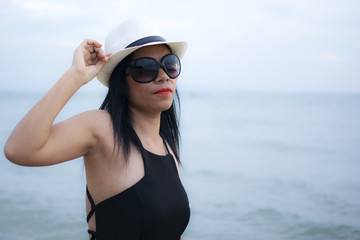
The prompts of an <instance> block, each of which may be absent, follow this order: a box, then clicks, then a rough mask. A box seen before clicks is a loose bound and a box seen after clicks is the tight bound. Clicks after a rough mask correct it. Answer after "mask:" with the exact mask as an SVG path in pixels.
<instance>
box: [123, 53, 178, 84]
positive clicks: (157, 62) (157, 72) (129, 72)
mask: <svg viewBox="0 0 360 240" xmlns="http://www.w3.org/2000/svg"><path fill="white" fill-rule="evenodd" d="M171 55H173V56H175V57H176V58H177V60H178V61H179V74H178V75H177V76H176V77H172V76H170V75H169V73H168V71H167V69H166V67H165V65H164V59H165V58H166V57H168V56H171ZM142 59H151V60H153V61H154V62H155V63H156V66H157V69H156V74H154V77H153V78H152V79H151V80H148V81H145V82H143V81H138V80H136V78H135V77H134V74H133V72H132V65H133V64H135V63H136V62H137V61H139V60H142ZM160 67H162V69H164V71H165V73H166V75H168V77H169V78H171V79H175V78H177V77H178V76H179V75H180V73H181V61H180V59H179V57H178V56H176V55H175V54H173V53H169V54H166V55H165V56H164V57H163V58H162V59H161V62H159V61H158V60H156V59H155V58H152V57H141V58H137V59H134V60H133V61H131V62H130V64H129V65H128V67H127V68H126V70H125V74H126V75H127V74H130V75H131V77H132V79H134V81H135V82H137V83H149V82H152V81H154V80H155V79H156V78H157V76H158V75H159V70H160Z"/></svg>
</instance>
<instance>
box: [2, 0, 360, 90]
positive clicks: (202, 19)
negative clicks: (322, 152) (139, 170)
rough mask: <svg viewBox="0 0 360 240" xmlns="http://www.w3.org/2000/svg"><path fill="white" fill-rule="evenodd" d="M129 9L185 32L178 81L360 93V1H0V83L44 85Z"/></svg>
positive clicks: (176, 33)
mask: <svg viewBox="0 0 360 240" xmlns="http://www.w3.org/2000/svg"><path fill="white" fill-rule="evenodd" d="M136 15H145V16H147V17H149V18H150V19H151V20H152V21H153V22H154V23H155V25H157V26H158V28H159V29H160V31H161V32H162V33H163V34H164V35H165V37H166V38H167V39H168V40H186V41H188V43H189V48H188V51H187V53H186V55H185V57H184V59H183V72H182V75H181V76H180V79H179V82H178V83H179V85H180V87H182V88H184V89H192V90H208V89H215V90H216V89H231V90H233V89H239V90H243V91H248V90H249V91H258V90H259V91H357V92H360V1H359V0H302V1H299V0H297V1H292V0H269V1H266V0H252V1H249V0H246V1H245V0H222V1H205V0H203V1H194V0H181V1H165V0H156V1H147V0H136V1H134V0H124V1H121V0H109V1H89V0H86V1H85V0H71V1H70V0H69V1H66V0H48V1H45V0H0V20H1V21H0V34H1V38H0V44H1V48H2V50H1V54H2V57H1V58H0V66H1V72H2V75H1V77H0V89H1V90H7V89H22V90H27V89H29V90H33V89H35V90H36V89H39V90H45V89H47V88H49V87H51V86H52V85H53V84H54V83H55V82H56V80H57V79H58V78H59V77H60V76H61V75H62V73H63V72H64V71H66V69H68V68H69V67H70V65H71V61H72V55H73V51H74V49H75V48H76V47H77V45H78V44H79V43H80V42H81V41H82V40H83V39H85V38H91V39H96V40H98V41H100V42H104V39H105V37H106V35H107V33H108V32H109V31H110V30H111V29H113V28H114V27H115V26H116V25H117V24H119V23H121V22H122V21H124V20H127V19H129V18H130V17H132V16H136ZM85 89H91V90H94V89H103V87H102V85H101V84H100V83H98V82H97V80H96V79H95V80H94V81H92V82H91V83H90V84H89V86H87V87H86V88H85Z"/></svg>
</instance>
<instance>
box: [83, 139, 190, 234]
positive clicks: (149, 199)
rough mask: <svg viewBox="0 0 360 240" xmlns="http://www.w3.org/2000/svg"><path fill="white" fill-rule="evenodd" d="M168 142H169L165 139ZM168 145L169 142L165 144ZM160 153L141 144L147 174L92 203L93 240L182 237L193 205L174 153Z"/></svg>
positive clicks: (90, 200)
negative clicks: (126, 186) (106, 197)
mask: <svg viewBox="0 0 360 240" xmlns="http://www.w3.org/2000/svg"><path fill="white" fill-rule="evenodd" d="M164 144H165V142H164ZM165 146H166V144H165ZM166 149H167V151H168V153H167V155H165V156H160V155H156V154H154V153H151V152H149V151H147V150H146V149H144V148H143V147H142V146H141V154H142V158H143V161H144V168H145V175H144V177H143V178H142V179H141V180H140V181H138V182H137V183H136V184H135V185H133V186H131V187H130V188H128V189H126V190H124V191H123V192H121V193H119V194H117V195H115V196H113V197H110V198H108V199H105V200H104V201H102V202H100V203H98V204H95V203H94V201H93V199H92V197H91V195H90V192H89V190H88V188H86V193H87V196H88V199H89V202H90V204H91V211H90V212H89V215H88V216H87V221H89V219H90V218H91V217H92V215H93V213H94V212H96V215H95V218H96V219H95V221H96V232H95V231H91V230H89V231H88V232H89V234H91V240H95V239H96V240H120V239H124V240H152V239H154V240H179V239H180V236H181V235H182V233H183V232H184V230H185V228H186V226H187V224H188V222H189V218H190V207H189V202H188V198H187V194H186V192H185V189H184V187H183V185H182V183H181V181H180V178H179V175H178V171H177V168H176V165H175V162H174V158H173V156H172V155H171V154H170V152H169V150H168V148H167V146H166Z"/></svg>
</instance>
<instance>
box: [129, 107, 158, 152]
mask: <svg viewBox="0 0 360 240" xmlns="http://www.w3.org/2000/svg"><path fill="white" fill-rule="evenodd" d="M130 111H131V123H132V126H133V128H134V130H135V131H136V134H137V135H138V136H139V138H140V140H141V141H142V142H143V144H144V143H145V145H146V143H150V142H152V143H154V142H157V141H159V140H161V137H160V119H161V112H159V113H148V112H142V111H137V110H135V109H132V108H130Z"/></svg>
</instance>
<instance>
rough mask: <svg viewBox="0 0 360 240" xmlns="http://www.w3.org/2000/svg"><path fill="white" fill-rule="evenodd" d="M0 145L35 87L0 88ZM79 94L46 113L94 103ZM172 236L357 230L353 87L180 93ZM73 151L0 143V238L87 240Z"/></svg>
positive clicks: (263, 236)
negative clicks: (22, 162) (181, 214)
mask: <svg viewBox="0 0 360 240" xmlns="http://www.w3.org/2000/svg"><path fill="white" fill-rule="evenodd" d="M0 94H1V95H0V109H1V112H0V147H1V148H3V146H4V144H5V141H6V139H7V138H8V136H9V134H10V132H11V131H12V129H13V128H14V127H15V125H16V124H17V122H18V121H19V120H20V119H21V118H22V116H23V115H24V114H25V113H26V112H27V111H28V110H29V109H30V108H31V107H32V106H33V105H34V104H35V103H36V102H37V101H38V100H39V99H40V98H41V97H42V95H43V94H44V93H43V92H32V91H29V92H26V91H21V92H16V91H10V92H9V91H8V92H5V91H2V92H0ZM104 96H105V93H103V92H81V91H80V92H79V93H77V94H76V95H75V96H74V97H73V98H72V99H71V100H70V101H69V103H68V104H67V105H66V106H65V108H64V109H63V111H62V112H61V113H60V115H59V116H58V118H57V119H56V121H62V120H64V119H66V118H68V117H71V116H73V115H74V114H77V113H80V112H83V111H86V110H90V109H96V108H98V107H99V106H100V104H101V103H102V100H103V98H104ZM180 96H181V116H180V119H181V122H180V129H181V136H182V137H181V162H182V166H181V168H180V171H181V179H182V182H183V185H184V186H185V188H186V191H187V194H188V197H189V201H190V207H191V219H190V222H189V225H188V227H187V229H186V231H185V232H184V235H183V239H184V240H202V239H203V240H242V239H245V240H269V239H270V240H316V239H319V240H324V239H326V240H332V239H349V240H350V239H351V240H356V239H360V93H319V92H245V91H235V90H233V91H227V92H226V91H202V92H190V91H186V90H184V91H180ZM85 185H86V180H85V170H84V163H83V160H82V159H76V160H73V161H69V162H66V163H62V164H59V165H54V166H48V167H22V166H17V165H14V164H12V163H10V162H9V161H7V160H6V158H5V157H4V153H3V151H1V152H0V239H1V240H24V239H25V240H49V239H51V240H57V239H58V240H60V239H61V240H63V239H79V240H86V239H88V234H87V224H86V220H85V219H86V214H85Z"/></svg>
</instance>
